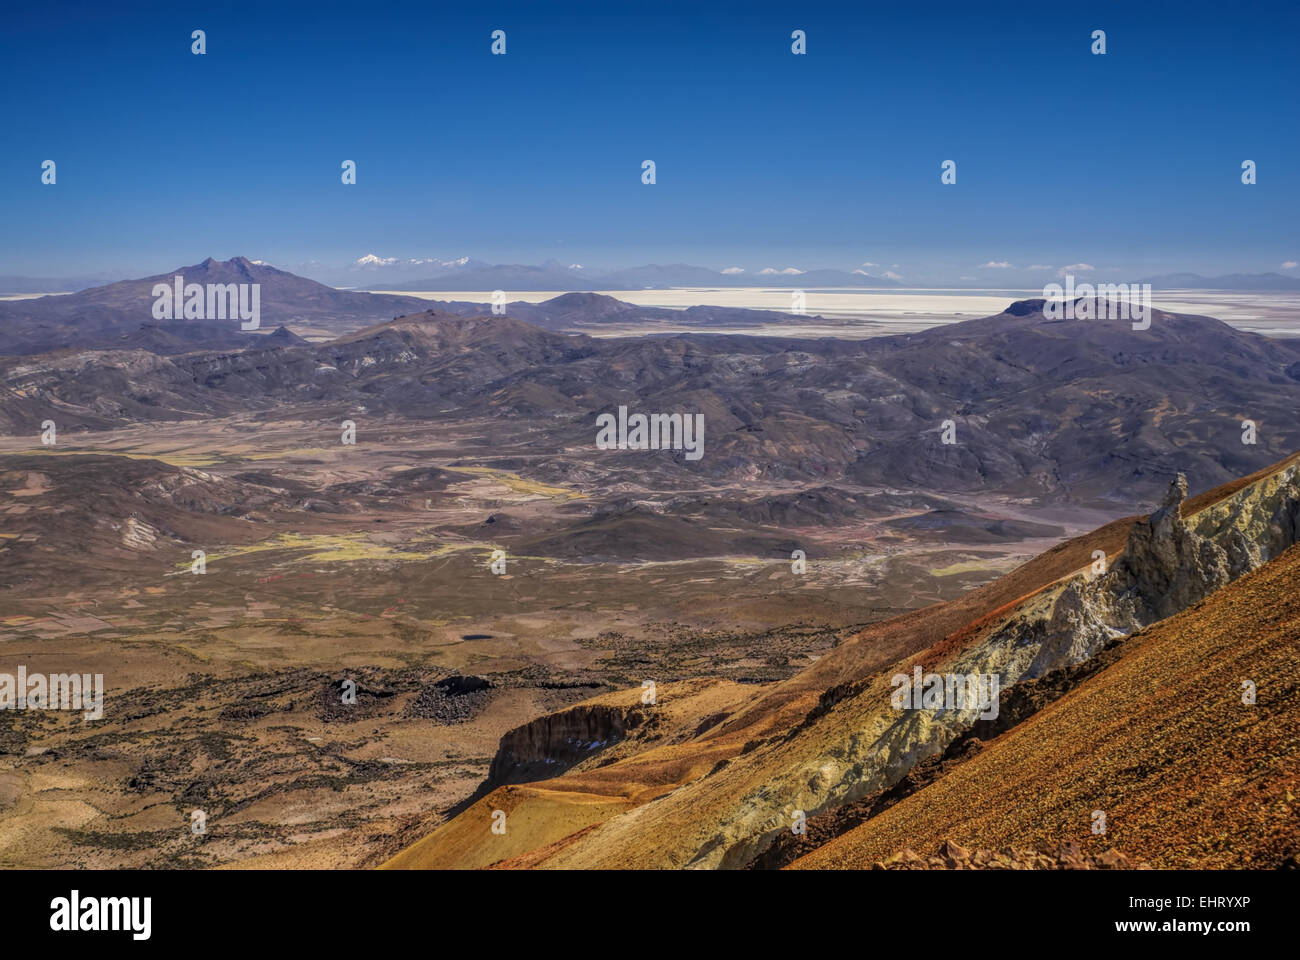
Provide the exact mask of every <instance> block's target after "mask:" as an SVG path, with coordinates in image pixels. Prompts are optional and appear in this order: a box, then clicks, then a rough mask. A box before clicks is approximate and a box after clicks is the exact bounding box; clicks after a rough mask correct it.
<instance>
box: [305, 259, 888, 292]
mask: <svg viewBox="0 0 1300 960" xmlns="http://www.w3.org/2000/svg"><path fill="white" fill-rule="evenodd" d="M737 270H738V268H737ZM307 272H309V273H310V271H307ZM412 273H418V274H419V276H417V277H411V276H410V274H412ZM321 276H323V277H328V278H329V279H330V280H331V282H335V283H338V282H339V281H340V279H342V280H343V281H347V280H349V279H351V280H352V281H353V285H355V286H358V287H364V288H366V289H372V290H420V291H431V290H506V291H509V290H565V291H579V290H644V289H661V288H666V287H755V286H764V287H782V288H790V289H798V288H800V287H805V286H807V287H897V286H899V284H898V282H897V281H896V280H890V279H888V278H886V277H877V276H872V275H870V274H868V273H866V272H865V271H862V270H852V271H850V270H808V271H801V270H796V269H794V268H792V267H788V268H783V269H777V268H775V267H769V268H765V269H763V270H760V271H758V272H746V271H739V272H735V271H733V272H723V271H720V270H712V269H709V268H708V267H695V266H691V265H690V264H686V263H670V264H665V265H660V264H648V265H646V266H643V267H630V268H627V269H623V270H614V271H603V272H602V271H592V270H587V269H585V268H584V267H582V266H581V265H579V264H567V265H566V264H563V263H560V262H559V261H557V260H547V261H546V262H544V263H542V264H539V265H537V266H527V265H524V264H488V263H480V262H478V261H476V260H470V259H468V258H461V259H459V260H435V261H418V260H401V261H388V260H384V259H382V258H379V257H375V256H372V255H367V256H365V257H362V258H361V259H360V260H358V261H356V263H354V264H352V265H351V267H350V268H349V269H348V271H346V272H345V273H344V274H343V275H342V277H340V275H339V273H338V272H325V273H323V274H321Z"/></svg>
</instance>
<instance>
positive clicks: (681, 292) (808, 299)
mask: <svg viewBox="0 0 1300 960" xmlns="http://www.w3.org/2000/svg"><path fill="white" fill-rule="evenodd" d="M374 292H376V293H397V292H399V291H374ZM400 292H401V293H403V294H404V295H406V296H412V297H420V298H422V299H425V300H467V301H471V302H481V303H489V302H491V299H492V291H490V290H458V291H450V292H449V291H416V292H412V291H400ZM562 292H563V291H557V290H522V291H516V290H509V291H506V299H507V300H508V301H515V300H523V301H526V302H528V303H541V302H542V301H544V300H550V299H551V298H553V297H558V296H560V295H561V294H562ZM595 292H596V293H602V294H605V295H607V296H611V297H616V298H617V299H619V300H622V301H624V302H625V303H633V304H636V305H637V306H643V307H664V308H667V309H677V310H684V309H685V308H687V307H691V306H696V305H699V304H707V305H710V306H718V307H743V308H748V309H754V310H773V311H779V312H783V313H788V312H791V306H792V299H791V295H792V292H793V291H791V290H790V289H788V288H779V287H689V288H684V287H676V288H671V289H666V290H598V291H595ZM1042 295H1043V293H1042V291H1041V290H1021V289H1010V288H1008V289H1005V290H987V289H943V290H941V289H934V288H913V289H899V288H890V289H876V290H851V289H845V288H823V289H816V288H810V289H807V290H805V291H804V296H805V310H806V313H807V314H808V315H809V316H810V317H815V316H822V317H825V318H827V319H828V320H837V321H841V322H840V323H836V324H834V325H827V326H818V325H816V324H815V323H804V324H798V325H786V324H765V325H762V326H755V327H746V328H731V327H729V328H728V329H727V331H726V332H728V333H746V334H753V335H766V336H791V335H795V336H803V337H807V336H813V337H845V338H853V339H857V338H860V337H863V336H884V335H886V334H893V333H909V332H916V331H919V330H924V329H927V328H929V327H934V326H938V325H940V324H944V323H958V322H960V321H962V320H971V319H974V318H976V317H987V316H992V315H994V314H997V313H1001V312H1002V310H1003V309H1004V308H1005V307H1006V305H1007V304H1008V303H1009V302H1011V301H1012V300H1026V299H1030V298H1034V297H1041V296H1042ZM1152 301H1153V303H1154V305H1155V306H1156V307H1158V308H1159V309H1162V310H1169V311H1172V312H1175V313H1193V314H1200V315H1203V316H1211V317H1217V318H1218V319H1220V320H1223V321H1224V322H1225V323H1228V324H1231V325H1232V326H1234V327H1237V328H1238V329H1241V330H1249V331H1252V332H1254V333H1261V334H1265V335H1267V336H1280V337H1294V336H1300V294H1296V293H1286V292H1278V293H1270V292H1256V291H1234V292H1226V291H1214V290H1168V291H1156V292H1155V293H1154V294H1153V297H1152ZM843 321H849V322H848V323H844V322H843ZM853 321H858V322H862V323H864V324H865V323H866V322H870V323H871V324H872V326H870V327H865V326H864V327H861V328H855V326H854V324H853ZM677 331H680V332H699V328H698V327H694V326H687V325H685V324H683V325H682V326H681V327H676V326H674V325H671V324H663V323H659V324H655V325H654V329H653V332H655V333H667V332H677ZM638 332H645V331H644V327H640V326H632V325H609V326H607V327H603V328H602V329H601V331H600V332H599V333H593V334H592V335H594V336H628V335H631V334H635V333H638Z"/></svg>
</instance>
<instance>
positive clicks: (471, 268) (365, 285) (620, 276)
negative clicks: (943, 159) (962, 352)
mask: <svg viewBox="0 0 1300 960" xmlns="http://www.w3.org/2000/svg"><path fill="white" fill-rule="evenodd" d="M235 259H236V260H242V261H244V262H246V263H247V264H248V265H249V266H250V267H268V268H271V269H275V268H272V267H270V264H268V263H266V262H265V261H262V260H248V259H246V258H243V257H236V258H235ZM228 262H233V261H228ZM290 271H291V272H292V273H294V274H296V275H298V276H299V277H304V278H307V279H311V280H315V281H317V282H318V283H322V284H326V285H328V286H331V287H337V288H341V289H343V290H350V291H372V290H378V291H419V292H432V291H455V290H462V291H475V292H479V291H485V290H505V291H506V292H507V293H509V292H511V291H515V292H522V291H528V290H555V291H557V292H578V291H587V290H647V289H650V290H658V289H667V288H672V287H724V288H735V287H779V288H781V289H801V288H809V289H816V288H827V287H843V288H849V289H869V288H875V287H878V288H886V289H896V288H901V287H922V288H934V289H963V290H972V289H979V290H1027V289H1037V288H1038V286H1039V285H1040V283H1041V279H1042V278H1041V275H1040V274H1028V273H1025V272H1024V271H1018V272H1016V274H1015V276H1014V277H1010V276H1003V277H1000V278H999V279H998V281H997V282H996V283H995V282H992V281H990V280H987V279H976V278H974V277H964V278H962V279H961V280H959V281H958V280H952V279H934V278H930V279H926V278H919V277H915V276H913V277H909V279H908V282H907V283H906V284H904V283H902V282H901V281H899V280H896V279H893V278H891V277H887V276H883V275H876V274H871V273H868V272H867V271H865V270H863V269H861V268H858V269H853V270H838V269H814V270H799V269H797V268H794V267H780V268H778V267H765V268H762V269H759V270H744V269H741V268H740V267H731V268H728V269H727V270H714V269H711V268H709V267H698V266H693V265H691V264H687V263H670V264H647V265H645V266H640V267H627V268H623V269H617V270H595V269H590V268H587V267H584V266H583V265H582V264H578V263H569V264H566V263H562V262H560V261H558V260H546V261H544V262H543V263H540V264H536V265H530V264H494V263H488V262H486V261H481V260H475V259H473V258H471V257H456V258H451V259H440V258H437V257H417V258H401V257H380V256H377V255H375V254H366V255H365V256H363V257H359V258H357V259H356V260H354V261H352V262H351V263H349V264H346V265H344V266H334V265H329V264H324V263H321V262H319V261H314V260H313V261H308V262H307V263H301V264H297V265H294V266H292V267H290V268H289V269H288V270H285V271H282V272H290ZM1003 272H1004V273H1009V272H1008V271H1003ZM1084 279H1092V280H1094V281H1095V280H1097V279H1100V277H1099V276H1098V275H1094V276H1093V277H1091V278H1085V277H1076V282H1083V280H1084ZM1106 279H1107V280H1108V281H1111V282H1115V283H1121V282H1122V283H1128V282H1131V276H1120V275H1117V274H1115V273H1114V271H1108V272H1107V275H1106ZM107 280H109V277H108V276H107V275H104V274H99V275H81V276H69V277H27V276H17V275H9V276H0V296H3V295H15V294H18V295H21V294H32V293H50V292H53V291H64V290H83V289H85V288H87V287H89V286H91V285H92V284H103V283H105V282H106V281H107ZM1140 282H1142V283H1149V284H1151V285H1152V287H1154V288H1155V289H1157V290H1174V289H1195V290H1227V291H1231V290H1245V291H1269V292H1273V291H1291V290H1300V277H1292V276H1286V275H1285V274H1281V273H1276V272H1267V273H1231V274H1225V275H1223V276H1216V277H1207V276H1204V275H1201V274H1197V273H1189V272H1179V273H1165V274H1160V275H1157V276H1150V277H1146V278H1144V279H1142V280H1141V281H1140Z"/></svg>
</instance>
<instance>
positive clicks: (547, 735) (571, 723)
mask: <svg viewBox="0 0 1300 960" xmlns="http://www.w3.org/2000/svg"><path fill="white" fill-rule="evenodd" d="M651 709H652V708H649V707H644V706H641V705H634V706H616V705H605V704H579V705H578V706H576V707H571V708H569V709H568V710H561V711H560V712H558V713H549V714H547V715H545V716H542V717H538V718H537V719H536V720H532V721H529V722H528V723H525V724H524V725H523V726H521V727H516V728H515V729H513V730H511V731H510V732H508V733H507V734H506V735H505V736H503V737H502V738H501V743H500V746H498V747H497V752H496V756H494V757H493V758H492V766H491V768H490V769H489V770H488V786H491V787H496V786H500V785H501V784H505V783H526V782H528V781H531V780H545V779H548V778H550V777H554V776H558V775H559V774H561V773H563V772H564V771H565V770H567V769H569V768H570V767H572V766H574V765H576V764H579V763H581V762H583V761H584V760H587V759H589V758H590V757H593V756H595V755H596V754H597V753H598V752H600V751H601V750H603V749H604V748H606V747H608V746H610V745H612V744H615V743H618V742H619V741H620V740H622V739H623V738H624V737H626V736H627V734H628V732H629V731H630V730H633V729H635V728H637V727H640V726H642V725H643V724H645V723H646V722H647V721H648V720H649V719H650V718H651V716H652V714H651Z"/></svg>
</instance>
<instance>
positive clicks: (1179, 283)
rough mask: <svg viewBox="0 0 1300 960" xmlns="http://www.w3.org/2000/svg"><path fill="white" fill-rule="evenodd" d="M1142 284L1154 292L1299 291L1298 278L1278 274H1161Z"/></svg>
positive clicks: (1299, 283)
mask: <svg viewBox="0 0 1300 960" xmlns="http://www.w3.org/2000/svg"><path fill="white" fill-rule="evenodd" d="M1142 283H1149V284H1151V286H1152V288H1153V289H1156V290H1179V289H1185V290H1269V291H1272V290H1300V277H1287V276H1283V275H1282V274H1280V273H1229V274H1226V275H1224V276H1222V277H1203V276H1201V275H1200V274H1198V273H1163V274H1161V275H1160V276H1157V277H1147V278H1146V279H1144V280H1143V281H1142Z"/></svg>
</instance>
